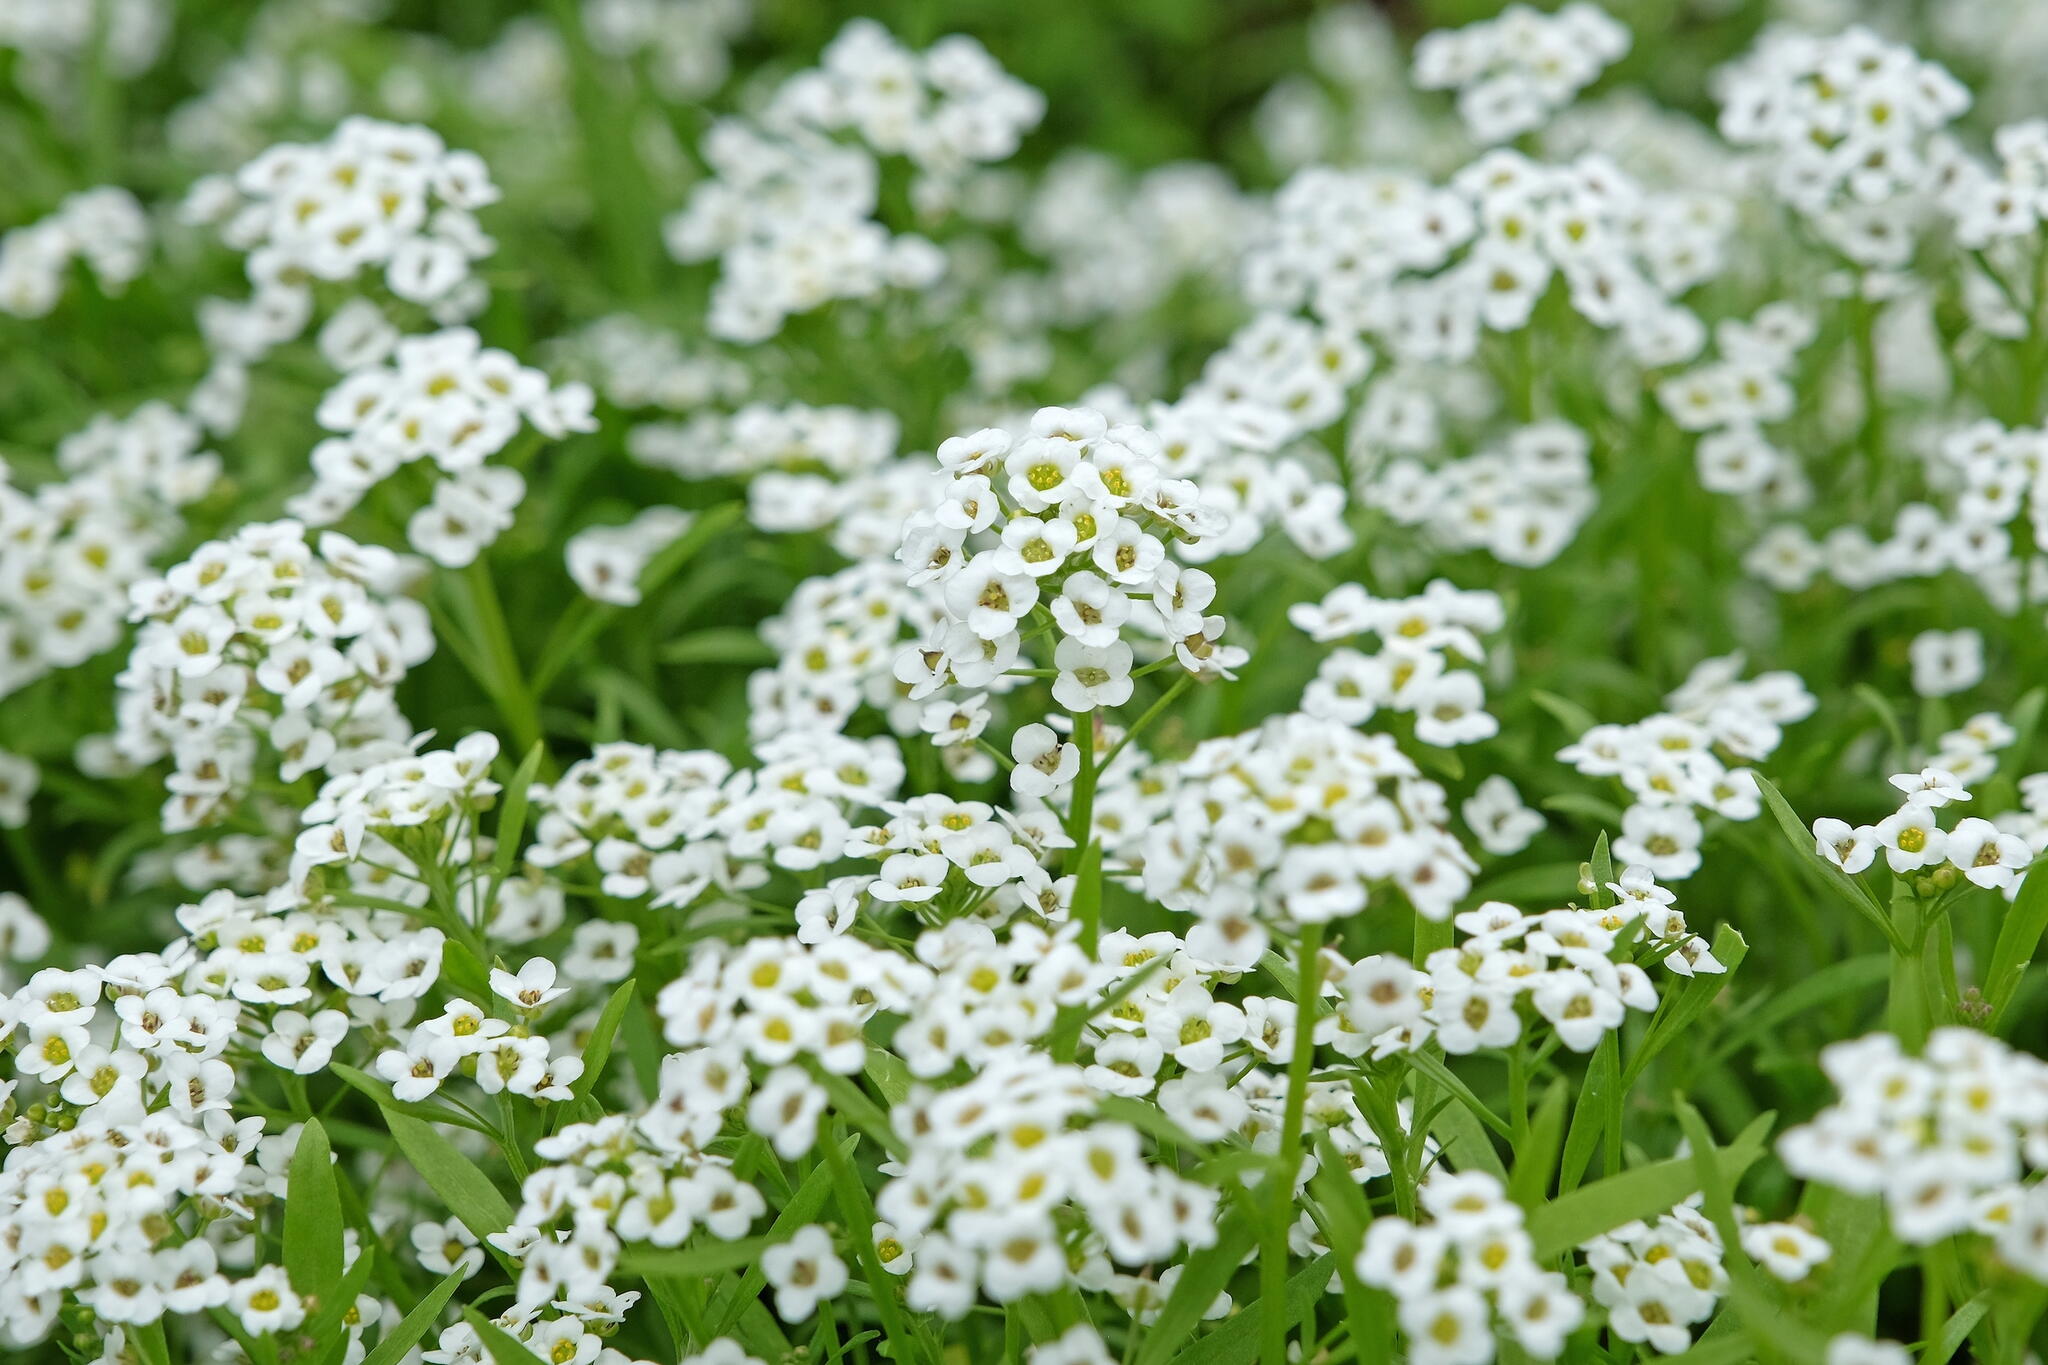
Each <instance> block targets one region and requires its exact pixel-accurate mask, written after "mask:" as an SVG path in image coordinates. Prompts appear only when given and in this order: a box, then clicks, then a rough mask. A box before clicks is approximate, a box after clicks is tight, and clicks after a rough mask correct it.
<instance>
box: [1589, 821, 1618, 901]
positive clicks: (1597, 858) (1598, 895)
mask: <svg viewBox="0 0 2048 1365" xmlns="http://www.w3.org/2000/svg"><path fill="white" fill-rule="evenodd" d="M1588 867H1589V869H1590V870H1591V872H1592V874H1593V891H1592V897H1591V898H1592V902H1593V908H1594V909H1595V910H1605V909H1606V908H1607V906H1608V905H1609V903H1610V902H1611V901H1612V900H1613V898H1614V893H1613V892H1612V891H1609V890H1608V889H1607V884H1608V883H1609V882H1611V881H1613V880H1614V855H1613V854H1612V853H1610V852H1609V851H1608V849H1607V831H1606V830H1604V829H1603V830H1601V831H1600V837H1599V838H1597V839H1595V840H1594V841H1593V857H1592V859H1591V860H1590V861H1589V863H1588Z"/></svg>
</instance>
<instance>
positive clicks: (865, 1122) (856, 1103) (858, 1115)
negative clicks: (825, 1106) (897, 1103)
mask: <svg viewBox="0 0 2048 1365" xmlns="http://www.w3.org/2000/svg"><path fill="white" fill-rule="evenodd" d="M808 1065H809V1067H810V1072H811V1076H812V1078H813V1079H814V1080H816V1081H817V1082H818V1084H820V1085H822V1086H824V1087H825V1094H826V1095H827V1096H828V1097H829V1098H830V1099H831V1101H832V1107H833V1109H835V1110H837V1111H838V1112H839V1113H840V1114H841V1115H843V1116H845V1118H846V1119H847V1120H848V1121H849V1122H851V1123H852V1124H853V1126H854V1127H856V1128H858V1129H860V1131H861V1133H862V1134H863V1135H865V1136H866V1137H867V1138H869V1139H870V1140H871V1141H873V1142H874V1143H875V1145H876V1146H878V1147H880V1148H881V1149H882V1150H883V1151H885V1152H887V1153H888V1154H889V1155H890V1156H893V1157H899V1158H900V1157H902V1156H903V1155H904V1147H903V1139H901V1138H899V1137H897V1136H896V1130H895V1129H894V1128H892V1127H890V1126H889V1115H888V1112H887V1111H886V1110H884V1109H883V1108H882V1106H881V1105H879V1104H876V1103H875V1102H874V1101H873V1100H871V1099H869V1098H868V1095H867V1092H866V1091H864V1090H862V1089H861V1088H860V1084H859V1082H857V1081H855V1080H854V1079H853V1077H851V1076H841V1075H838V1074H836V1073H834V1072H831V1071H827V1070H826V1069H825V1068H824V1067H823V1066H821V1065H820V1064H819V1063H818V1062H817V1061H816V1059H809V1060H808Z"/></svg>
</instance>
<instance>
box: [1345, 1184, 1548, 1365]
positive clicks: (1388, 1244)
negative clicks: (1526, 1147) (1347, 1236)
mask: <svg viewBox="0 0 2048 1365" xmlns="http://www.w3.org/2000/svg"><path fill="white" fill-rule="evenodd" d="M1418 1194H1419V1196H1420V1199H1421V1204H1422V1211H1423V1212H1426V1213H1427V1214H1428V1215H1429V1218H1428V1221H1426V1222H1421V1223H1416V1222H1411V1221H1410V1220H1408V1219H1406V1218H1401V1217H1398V1216H1393V1215H1389V1216H1387V1217H1384V1218H1378V1219H1375V1220H1374V1221H1373V1224H1372V1226H1371V1227H1369V1228H1367V1229H1366V1233H1365V1246H1364V1248H1363V1249H1362V1250H1360V1251H1359V1253H1358V1258H1357V1274H1358V1278H1359V1279H1360V1280H1361V1281H1363V1282H1364V1283H1366V1284H1369V1285H1371V1286H1373V1287H1374V1288H1376V1289H1383V1290H1385V1291H1386V1292H1388V1293H1389V1294H1392V1295H1393V1296H1394V1300H1395V1304H1396V1307H1397V1312H1398V1315H1399V1320H1400V1324H1401V1331H1402V1334H1403V1335H1404V1336H1406V1337H1407V1339H1408V1349H1409V1353H1410V1354H1409V1359H1411V1360H1414V1361H1418V1362H1428V1363H1429V1365H1485V1362H1487V1361H1490V1360H1492V1359H1493V1358H1494V1347H1495V1340H1494V1328H1495V1324H1496V1323H1498V1324H1499V1326H1501V1327H1503V1328H1505V1329H1506V1330H1507V1331H1509V1332H1510V1333H1512V1334H1513V1336H1514V1338H1515V1341H1516V1343H1517V1344H1518V1345H1519V1346H1520V1347H1521V1348H1522V1349H1523V1350H1524V1351H1526V1352H1528V1353H1529V1354H1530V1355H1532V1356H1534V1357H1535V1358H1536V1359H1538V1360H1555V1359H1557V1357H1558V1356H1559V1355H1560V1354H1562V1353H1563V1351H1564V1343H1565V1338H1566V1337H1568V1336H1570V1335H1571V1334H1572V1333H1573V1332H1574V1331H1575V1330H1576V1329H1577V1328H1578V1326H1579V1324H1580V1323H1581V1322H1582V1321H1584V1319H1585V1316H1586V1305H1585V1304H1584V1303H1583V1302H1582V1301H1581V1300H1580V1299H1579V1298H1578V1296H1577V1295H1575V1294H1573V1293H1572V1292H1571V1288H1570V1285H1569V1283H1568V1282H1567V1281H1566V1279H1565V1277H1564V1276H1563V1275H1561V1274H1559V1273H1558V1272H1557V1271H1555V1270H1546V1269H1545V1268H1544V1267H1543V1266H1542V1265H1541V1264H1540V1263H1539V1262H1538V1261H1537V1259H1536V1253H1535V1248H1534V1245H1533V1244H1532V1243H1531V1242H1530V1240H1529V1233H1528V1230H1527V1228H1526V1227H1525V1226H1524V1219H1523V1216H1522V1209H1521V1206H1520V1205H1518V1204H1516V1203H1514V1202H1513V1201H1512V1200H1510V1199H1509V1198H1508V1197H1507V1191H1506V1190H1505V1189H1503V1188H1502V1187H1501V1183H1500V1182H1499V1181H1498V1180H1496V1179H1494V1178H1493V1177H1492V1176H1490V1175H1488V1174H1487V1173H1486V1172H1484V1171H1458V1172H1449V1171H1442V1172H1438V1173H1436V1174H1434V1175H1432V1176H1431V1177H1430V1179H1429V1180H1427V1181H1426V1182H1424V1184H1423V1186H1422V1188H1421V1189H1420V1190H1419V1191H1418Z"/></svg>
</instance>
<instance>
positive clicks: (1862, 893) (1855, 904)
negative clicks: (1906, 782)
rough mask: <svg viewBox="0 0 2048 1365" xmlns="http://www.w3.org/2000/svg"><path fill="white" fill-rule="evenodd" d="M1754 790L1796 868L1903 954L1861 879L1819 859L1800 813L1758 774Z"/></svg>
mask: <svg viewBox="0 0 2048 1365" xmlns="http://www.w3.org/2000/svg"><path fill="white" fill-rule="evenodd" d="M1756 788H1757V791H1758V792H1759V793H1761V794H1762V796H1763V798H1764V805H1765V806H1766V807H1768V808H1769V810H1770V812H1771V819H1772V820H1773V821H1774V822H1776V824H1777V826H1778V830H1779V832H1780V833H1782V834H1783V835H1784V836H1785V842H1786V843H1788V844H1790V845H1791V846H1792V851H1793V852H1794V853H1795V854H1797V855H1798V863H1799V866H1801V867H1803V868H1805V869H1806V870H1807V872H1808V873H1809V874H1817V875H1818V877H1819V879H1820V882H1821V884H1822V885H1824V886H1826V887H1827V888H1828V889H1829V890H1831V891H1833V892H1834V893H1835V894H1836V896H1838V897H1839V898H1840V899H1841V900H1842V902H1843V903H1844V904H1846V905H1847V906H1849V907H1850V908H1851V909H1852V910H1854V911H1855V912H1856V913H1857V914H1859V915H1861V916H1863V917H1864V918H1865V919H1867V920H1869V921H1870V922H1871V923H1872V924H1874V925H1876V926H1877V927H1878V929H1879V931H1880V932H1882V933H1883V934H1884V936H1885V938H1886V940H1887V941H1889V942H1890V943H1891V945H1892V946H1893V948H1895V949H1897V950H1898V951H1900V952H1904V951H1905V949H1906V945H1905V942H1904V941H1903V940H1902V939H1900V938H1899V935H1898V931H1897V930H1896V929H1894V928H1893V927H1892V921H1891V916H1889V915H1887V914H1886V913H1885V910H1884V907H1883V906H1882V905H1880V904H1878V901H1877V897H1876V896H1875V895H1873V894H1872V893H1871V890H1870V888H1869V887H1867V886H1865V885H1864V884H1863V882H1862V880H1861V879H1860V878H1857V877H1852V876H1850V875H1849V874H1848V873H1846V872H1844V871H1842V869H1841V868H1839V867H1836V866H1835V865H1834V864H1833V863H1831V862H1829V861H1828V860H1827V859H1825V858H1823V857H1821V856H1820V853H1819V851H1818V850H1816V849H1815V848H1814V846H1813V831H1812V830H1810V829H1808V828H1807V826H1806V824H1805V822H1804V821H1802V820H1801V819H1800V818H1799V812H1797V811H1795V810H1793V809H1792V806H1791V803H1789V802H1788V801H1786V800H1785V797H1784V795H1783V794H1782V793H1780V792H1779V790H1778V789H1777V788H1776V787H1774V786H1772V785H1771V781H1770V779H1769V778H1766V777H1764V776H1762V775H1761V774H1759V775H1758V776H1757V779H1756Z"/></svg>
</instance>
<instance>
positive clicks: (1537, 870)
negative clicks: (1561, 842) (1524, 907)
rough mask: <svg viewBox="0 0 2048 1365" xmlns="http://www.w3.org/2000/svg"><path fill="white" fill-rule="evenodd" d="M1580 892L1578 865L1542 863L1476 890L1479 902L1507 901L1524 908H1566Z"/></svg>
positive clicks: (1491, 880) (1490, 880)
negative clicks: (1537, 903) (1531, 905)
mask: <svg viewBox="0 0 2048 1365" xmlns="http://www.w3.org/2000/svg"><path fill="white" fill-rule="evenodd" d="M1578 893H1579V865H1578V864H1577V863H1538V864H1536V865H1535V866H1533V867H1518V868H1514V869H1511V870H1510V871H1507V872H1502V873H1500V874H1498V875H1497V876H1493V877H1489V878H1487V879H1486V880H1485V881H1483V882H1481V883H1479V885H1478V886H1476V887H1474V888H1473V889H1472V899H1473V900H1475V901H1507V902H1509V903H1510V904H1514V905H1520V904H1523V903H1525V902H1529V901H1541V902H1543V903H1544V904H1546V905H1563V904H1564V903H1565V902H1566V901H1568V900H1570V899H1571V898H1572V897H1573V896H1576V895H1577V894H1578Z"/></svg>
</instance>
